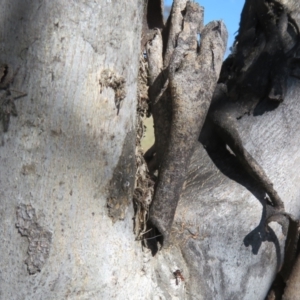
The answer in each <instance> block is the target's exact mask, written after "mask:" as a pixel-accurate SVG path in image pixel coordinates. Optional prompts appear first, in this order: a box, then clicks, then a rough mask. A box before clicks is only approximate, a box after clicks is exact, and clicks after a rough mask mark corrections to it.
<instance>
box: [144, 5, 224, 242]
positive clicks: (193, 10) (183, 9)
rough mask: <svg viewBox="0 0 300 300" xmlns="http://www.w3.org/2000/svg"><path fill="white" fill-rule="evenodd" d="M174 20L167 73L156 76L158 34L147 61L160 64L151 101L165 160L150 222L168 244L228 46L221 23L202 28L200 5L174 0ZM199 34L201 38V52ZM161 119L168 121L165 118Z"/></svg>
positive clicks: (159, 149) (166, 59)
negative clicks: (192, 156) (190, 163)
mask: <svg viewBox="0 0 300 300" xmlns="http://www.w3.org/2000/svg"><path fill="white" fill-rule="evenodd" d="M185 4H186V5H185ZM171 16H172V20H171V21H170V24H171V27H170V31H169V40H168V42H164V43H163V44H165V45H167V49H166V54H165V57H164V65H165V66H167V68H166V69H165V70H163V71H162V72H161V73H160V74H157V73H158V71H159V70H160V69H161V67H162V66H161V59H160V58H159V53H157V51H160V49H161V47H159V46H157V45H159V43H158V41H156V39H159V37H160V35H159V34H157V35H156V36H155V38H154V40H153V42H152V44H153V46H152V47H148V55H149V61H152V62H154V63H156V67H153V68H152V69H151V70H152V72H153V74H150V78H151V80H153V85H152V89H151V90H150V97H151V101H152V109H153V117H154V122H155V139H156V141H155V146H156V156H155V157H157V156H158V157H159V159H160V158H161V159H160V162H161V166H160V168H159V176H158V183H157V186H156V190H155V195H154V199H153V203H152V206H151V209H150V221H151V223H152V224H153V225H154V226H155V227H156V228H157V229H158V230H159V232H160V233H161V234H162V235H163V237H164V243H165V244H166V243H167V240H168V237H169V234H170V229H171V226H172V222H173V218H174V215H175V211H176V207H177V203H178V200H179V197H180V193H181V190H182V187H183V183H184V180H185V177H186V172H187V168H188V165H189V160H190V157H191V154H192V152H193V149H194V145H195V143H196V141H197V139H198V137H199V134H200V131H201V128H202V125H203V122H204V120H205V117H206V114H207V111H208V108H209V106H210V102H211V98H212V95H213V92H214V89H215V86H216V83H217V80H218V77H219V72H220V70H221V65H222V60H223V55H224V52H225V49H226V44H227V31H226V28H225V25H224V23H223V22H216V21H215V22H211V23H209V24H208V25H207V26H205V27H204V28H203V29H202V24H203V9H202V7H200V6H199V5H198V4H197V3H192V2H190V1H188V2H186V1H182V0H180V1H179V0H178V1H174V4H173V8H172V12H171ZM182 16H183V17H182ZM201 29H202V30H201ZM178 30H179V34H178ZM200 30H201V31H200ZM198 33H201V44H200V48H199V46H198V42H197V34H198ZM175 45H176V48H175ZM149 49H150V50H153V52H151V51H149ZM157 49H158V50H157ZM154 50H156V51H154ZM149 69H150V68H149ZM151 70H150V71H151ZM166 87H167V88H166ZM164 90H165V91H166V92H165V93H164ZM163 94H164V95H166V96H164V95H163ZM160 95H162V96H160ZM169 97H170V98H171V105H170V103H168V101H170V100H169ZM170 106H172V109H171V111H169V108H170ZM166 107H167V108H166ZM167 111H169V112H167ZM170 112H171V116H170ZM163 115H166V116H167V117H166V118H162V116H163ZM165 123H168V124H167V125H165ZM169 128H170V129H169ZM162 136H163V138H162V139H160V137H162ZM160 156H161V157H160Z"/></svg>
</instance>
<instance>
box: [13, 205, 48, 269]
mask: <svg viewBox="0 0 300 300" xmlns="http://www.w3.org/2000/svg"><path fill="white" fill-rule="evenodd" d="M16 227H17V228H18V231H19V233H20V234H21V235H22V236H27V239H28V242H29V245H28V251H27V253H28V257H27V258H26V260H25V263H26V265H27V269H28V273H29V274H31V275H32V274H35V273H36V272H39V271H41V269H42V267H43V266H44V264H45V262H46V260H47V259H48V257H49V252H50V248H51V242H52V233H51V232H50V231H48V230H46V229H44V228H42V227H41V226H40V225H39V224H38V222H37V216H36V213H35V209H34V208H33V207H32V206H31V205H30V204H27V205H26V204H21V205H19V206H18V207H17V223H16Z"/></svg>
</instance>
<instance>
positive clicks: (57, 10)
mask: <svg viewBox="0 0 300 300" xmlns="http://www.w3.org/2000/svg"><path fill="white" fill-rule="evenodd" d="M142 11H143V3H142V1H131V0H129V1H121V2H117V1H104V0H103V1H71V2H70V1H61V0H59V1H23V0H22V1H14V2H11V1H1V3H0V20H1V21H0V23H1V26H0V36H1V39H0V48H1V53H0V61H1V62H2V63H4V64H6V65H7V66H8V68H9V70H14V71H15V70H17V69H18V68H19V70H18V73H17V74H16V76H15V78H14V81H13V82H12V83H11V84H10V87H9V88H10V89H11V90H14V95H19V94H18V92H22V93H27V96H26V97H23V98H21V99H19V100H16V101H15V104H16V108H17V112H18V117H13V118H10V124H9V127H8V131H7V133H3V132H2V131H1V137H2V139H3V145H2V146H1V147H0V164H1V170H0V240H1V243H0V253H1V258H0V270H1V271H0V299H12V300H21V299H113V298H118V299H120V298H122V299H129V298H131V299H139V298H144V295H147V294H148V296H146V298H147V297H148V298H151V296H149V294H150V293H151V292H152V291H151V286H150V285H149V284H148V280H145V277H143V276H141V272H142V271H141V269H142V268H143V265H144V261H143V259H144V254H143V252H142V251H141V247H140V244H139V243H137V242H134V234H133V223H132V217H133V208H132V191H133V185H134V176H135V157H134V153H135V120H136V116H135V115H136V95H137V77H138V69H139V65H138V64H139V53H140V33H141V25H142ZM129 62H130V63H129ZM1 76H2V75H1ZM1 83H2V82H1ZM0 88H2V86H1V87H0ZM15 91H18V92H15ZM118 110H119V111H118ZM1 130H2V129H1ZM24 205H25V206H24ZM26 205H27V207H29V208H30V209H28V210H24V209H23V210H22V209H21V208H22V207H26ZM107 205H108V206H109V210H108V207H107ZM18 207H19V208H18ZM31 212H35V214H33V213H31ZM110 216H111V217H112V219H111V218H110ZM120 219H122V220H123V221H119V220H120ZM113 221H114V222H115V223H113ZM16 223H18V224H17V226H18V228H17V227H16ZM18 229H19V230H20V233H22V234H23V235H24V236H25V237H22V236H21V234H20V233H19V232H18ZM43 232H44V233H43ZM48 233H49V234H51V235H52V239H49V238H47V236H45V235H47V234H48ZM49 244H50V245H49ZM43 249H45V250H43ZM47 249H50V251H49V253H47ZM43 251H45V255H43V253H44V252H43ZM25 261H26V263H27V264H28V269H27V265H26V264H25ZM29 266H30V273H33V275H29V272H28V270H29ZM129 278H130V279H129ZM132 282H135V283H136V284H135V288H134V289H132ZM129 295H130V296H129Z"/></svg>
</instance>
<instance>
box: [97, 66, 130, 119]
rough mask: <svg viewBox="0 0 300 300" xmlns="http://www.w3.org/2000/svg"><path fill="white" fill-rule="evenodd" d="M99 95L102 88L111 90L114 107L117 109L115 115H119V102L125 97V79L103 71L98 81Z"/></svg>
mask: <svg viewBox="0 0 300 300" xmlns="http://www.w3.org/2000/svg"><path fill="white" fill-rule="evenodd" d="M99 84H100V93H102V92H103V89H104V88H108V87H110V88H112V89H113V90H114V92H115V105H116V108H117V115H118V114H119V110H120V105H121V102H122V101H123V100H124V98H125V97H126V90H125V79H124V78H123V77H122V76H117V75H116V73H115V71H113V70H109V69H105V70H103V71H102V73H101V79H100V80H99Z"/></svg>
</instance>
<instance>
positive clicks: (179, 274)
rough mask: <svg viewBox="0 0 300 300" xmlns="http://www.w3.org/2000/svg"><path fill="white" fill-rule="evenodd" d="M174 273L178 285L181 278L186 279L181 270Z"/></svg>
mask: <svg viewBox="0 0 300 300" xmlns="http://www.w3.org/2000/svg"><path fill="white" fill-rule="evenodd" d="M173 275H174V276H175V279H176V285H178V284H179V279H180V280H181V281H184V277H183V276H182V273H181V271H180V270H176V271H175V272H173Z"/></svg>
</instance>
